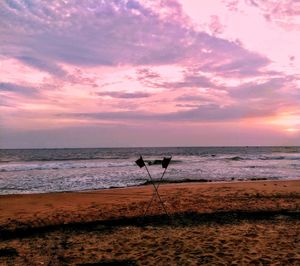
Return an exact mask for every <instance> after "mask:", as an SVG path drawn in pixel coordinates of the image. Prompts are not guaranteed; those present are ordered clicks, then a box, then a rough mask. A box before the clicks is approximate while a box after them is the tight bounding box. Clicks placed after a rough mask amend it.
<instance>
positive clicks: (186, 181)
mask: <svg viewBox="0 0 300 266" xmlns="http://www.w3.org/2000/svg"><path fill="white" fill-rule="evenodd" d="M288 181H300V177H299V178H289V179H268V178H265V177H258V178H255V177H254V178H250V179H232V180H216V181H214V180H211V179H193V178H184V179H178V180H177V179H172V180H167V179H164V180H159V179H154V180H153V182H154V184H156V185H158V184H159V186H161V185H172V184H198V183H199V184H205V183H209V184H219V183H221V184H227V183H228V184H231V183H247V182H288ZM144 186H152V181H150V180H145V182H144V183H141V184H137V185H131V186H127V187H115V186H111V187H107V188H95V189H83V190H64V191H50V192H49V191H46V192H32V191H31V192H25V193H7V194H1V193H0V198H1V197H3V196H9V195H12V196H13V195H15V196H16V195H38V194H55V193H80V192H89V191H91V192H92V191H102V190H111V189H130V188H139V187H144Z"/></svg>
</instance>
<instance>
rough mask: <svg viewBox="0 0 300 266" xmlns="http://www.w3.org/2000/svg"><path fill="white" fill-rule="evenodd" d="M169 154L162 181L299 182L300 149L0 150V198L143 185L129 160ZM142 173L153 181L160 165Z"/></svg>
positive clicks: (160, 170)
mask: <svg viewBox="0 0 300 266" xmlns="http://www.w3.org/2000/svg"><path fill="white" fill-rule="evenodd" d="M140 154H141V155H143V157H144V159H145V160H150V161H151V160H155V159H162V158H163V157H164V156H172V161H171V164H170V165H169V167H168V169H167V171H166V174H165V176H164V180H168V181H170V182H174V181H182V180H184V179H191V180H209V181H212V182H218V181H232V180H235V181H236V180H239V181H242V180H251V179H270V180H280V179H281V180H286V179H300V147H180V148H95V149H33V150H0V194H23V193H43V192H56V191H82V190H93V189H104V188H112V187H129V186H138V185H142V184H144V183H145V182H146V181H147V179H148V176H147V172H146V170H145V168H139V167H138V166H137V165H136V164H135V160H137V159H138V158H139V155H140ZM148 169H149V171H150V173H151V175H152V177H153V178H154V179H159V178H160V177H161V174H162V173H163V170H164V169H162V167H161V165H151V166H148Z"/></svg>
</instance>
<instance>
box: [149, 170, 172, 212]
mask: <svg viewBox="0 0 300 266" xmlns="http://www.w3.org/2000/svg"><path fill="white" fill-rule="evenodd" d="M145 167H146V170H147V172H148V175H149V177H150V180H151V182H152V185H153V187H154V189H155V192H156V195H157V197H158V199H159V201H160V204H161V206H162V207H163V209H164V212H165V213H166V215H167V216H169V214H168V212H167V209H166V207H165V205H164V203H163V201H162V199H161V197H160V196H159V193H158V190H157V187H156V186H155V184H154V182H153V179H152V177H151V175H150V173H149V170H148V167H147V166H146V165H145Z"/></svg>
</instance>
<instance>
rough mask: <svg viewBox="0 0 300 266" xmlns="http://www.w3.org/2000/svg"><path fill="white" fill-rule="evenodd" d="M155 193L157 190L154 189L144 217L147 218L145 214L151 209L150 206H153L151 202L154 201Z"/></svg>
mask: <svg viewBox="0 0 300 266" xmlns="http://www.w3.org/2000/svg"><path fill="white" fill-rule="evenodd" d="M155 195H156V194H155V191H153V193H152V197H151V200H150V201H149V203H148V205H147V208H146V210H145V212H144V215H143V217H144V218H145V216H146V214H147V212H148V210H149V208H150V206H151V204H152V202H153V200H154V197H155Z"/></svg>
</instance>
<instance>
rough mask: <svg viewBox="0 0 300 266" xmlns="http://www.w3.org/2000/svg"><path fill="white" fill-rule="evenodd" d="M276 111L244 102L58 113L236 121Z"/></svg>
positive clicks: (109, 117)
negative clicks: (174, 108) (160, 110)
mask: <svg viewBox="0 0 300 266" xmlns="http://www.w3.org/2000/svg"><path fill="white" fill-rule="evenodd" d="M180 107H182V106H180ZM189 107H191V106H189ZM194 107H195V106H194ZM274 113H275V111H274V109H273V107H272V106H260V107H259V108H258V106H250V105H244V104H235V105H231V106H220V105H217V104H206V105H198V106H197V107H196V108H193V109H190V110H184V111H177V112H169V113H150V112H143V111H124V112H101V113H97V112H96V113H61V114H57V117H62V118H73V119H75V118H78V119H87V120H89V119H91V120H107V121H116V120H120V121H158V122H184V121H186V122H216V121H234V120H237V119H241V118H253V117H264V116H269V115H272V114H274Z"/></svg>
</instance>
